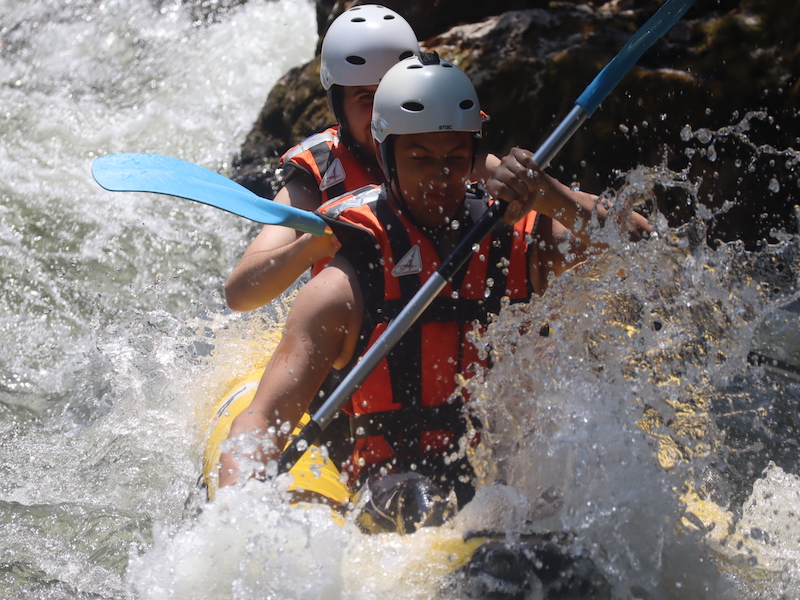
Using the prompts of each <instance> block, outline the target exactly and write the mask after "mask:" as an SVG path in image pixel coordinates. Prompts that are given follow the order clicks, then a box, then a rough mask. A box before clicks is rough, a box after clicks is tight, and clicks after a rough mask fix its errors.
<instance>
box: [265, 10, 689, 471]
mask: <svg viewBox="0 0 800 600" xmlns="http://www.w3.org/2000/svg"><path fill="white" fill-rule="evenodd" d="M693 3H694V0H668V1H667V3H666V4H664V6H662V7H661V9H659V11H658V12H657V13H656V14H655V15H653V16H652V17H651V18H650V20H648V21H647V23H645V24H644V26H643V27H642V28H641V29H639V31H637V32H636V34H634V36H633V37H632V38H631V39H630V41H629V42H628V43H627V44H625V47H624V48H622V50H620V52H619V54H617V56H615V57H614V58H613V59H612V60H611V62H609V63H608V65H606V67H605V68H604V69H603V70H602V71H601V72H600V73H599V74H598V75H597V77H595V79H594V80H593V81H592V83H590V84H589V86H588V87H587V88H586V90H584V92H583V93H582V94H581V95H580V97H578V99H577V100H576V105H575V107H574V108H573V109H572V111H571V112H570V113H569V115H567V117H566V118H564V120H563V121H562V122H561V124H560V125H559V126H558V127H557V128H556V130H555V131H554V132H553V133H552V134H551V135H550V137H548V138H547V140H546V141H545V142H544V144H542V145H541V147H540V148H539V149H538V150H537V151H536V153H535V154H534V156H533V158H534V160H535V161H536V164H538V165H540V166H541V167H545V166H547V164H548V163H549V162H550V161H551V160H552V159H553V157H554V156H555V155H556V154H557V153H558V151H559V150H560V149H561V148H562V147H563V146H564V144H565V143H566V142H567V141H568V140H569V139H570V138H571V137H572V135H573V134H574V133H575V131H577V129H578V128H579V127H580V126H581V124H582V123H583V122H584V121H585V120H586V119H587V118H588V117H589V116H591V115H592V114H593V113H594V111H595V110H596V109H597V107H598V106H599V105H600V103H601V102H602V101H603V100H604V99H605V97H606V96H607V95H608V94H609V93H610V92H611V90H612V89H614V87H616V85H617V84H618V83H619V82H620V80H621V79H622V78H623V77H624V76H625V74H626V73H627V72H628V71H629V70H630V68H631V67H632V66H633V65H634V63H635V62H636V61H637V60H639V57H641V55H642V54H643V53H644V51H645V50H647V49H648V48H649V47H650V46H651V45H652V44H653V43H654V42H655V41H656V40H657V39H658V38H660V37H661V36H662V35H664V34H665V33H666V32H667V31H668V30H669V29H670V28H671V27H672V26H673V25H674V24H675V23H676V22H677V21H678V19H680V18H681V17H682V16H683V15H684V14H685V13H686V11H687V10H689V7H690V6H691V5H692V4H693ZM505 207H506V204H505V202H495V203H494V204H493V205H492V206H491V207H490V208H489V210H487V211H486V212H485V213H484V215H483V216H482V217H481V219H480V220H479V221H478V223H476V224H475V227H474V228H473V229H472V230H471V231H470V232H469V233H468V234H467V235H466V237H465V238H464V240H463V241H462V242H461V243H460V244H459V245H458V247H457V248H456V249H455V251H454V252H453V253H452V255H450V256H449V257H448V258H447V259H446V260H445V261H444V263H443V264H442V266H441V267H439V269H438V270H437V271H436V273H434V274H433V275H432V276H431V277H430V279H428V281H426V282H425V284H424V285H423V286H422V287H421V288H420V289H419V291H418V292H417V293H416V295H415V296H414V297H413V298H412V299H411V301H410V302H409V304H408V306H406V307H405V308H404V309H403V310H402V311H401V312H400V314H398V315H397V317H395V319H394V320H393V321H392V322H391V323H389V326H388V327H387V328H386V330H385V331H384V332H383V334H382V335H381V336H380V337H379V338H378V339H377V340H376V341H375V343H374V344H373V345H372V346H371V347H370V349H369V350H368V351H367V352H366V353H365V354H364V356H362V357H361V360H360V361H359V362H358V363H357V364H356V366H355V367H353V369H352V370H351V371H350V373H348V374H347V376H346V377H345V378H344V379H343V380H342V382H341V383H340V384H339V386H338V387H337V388H336V390H334V392H333V393H332V394H331V395H330V396H329V397H328V399H327V400H326V401H325V403H324V404H323V405H322V406H321V407H320V409H319V410H318V411H317V412H316V413H315V414H314V416H313V417H312V419H311V420H310V421H309V422H308V423H307V424H306V425H305V427H303V429H302V430H301V431H300V433H299V434H298V435H297V437H295V438H294V439H293V440H292V443H291V444H290V445H289V446H288V447H287V448H286V450H284V452H283V454H281V457H280V459H279V461H278V470H279V472H281V473H285V472H287V471H289V470H290V469H291V468H292V467H293V466H294V465H295V463H296V462H297V461H298V459H299V458H300V457H301V456H302V455H303V453H304V452H305V451H306V449H307V448H308V446H309V445H310V444H312V443H313V442H314V441H315V440H317V439H318V438H319V436H320V434H321V433H322V431H323V430H324V429H325V427H327V425H328V424H329V423H330V421H331V420H332V419H333V418H334V417H335V416H336V414H337V413H338V412H339V410H341V408H342V407H343V406H344V405H345V403H346V402H347V400H348V399H349V398H350V396H351V395H352V394H353V392H355V391H356V389H358V387H359V386H360V385H361V384H362V383H363V382H364V380H366V378H367V377H368V376H369V374H370V373H371V372H372V371H373V370H374V369H375V368H376V367H377V366H378V364H379V363H380V362H381V360H383V358H384V357H385V356H386V355H387V354H388V353H389V352H390V351H391V349H392V348H393V347H394V346H395V344H397V342H398V341H400V338H402V337H403V335H404V334H405V332H406V331H408V329H409V328H410V327H411V325H413V324H414V322H415V321H416V320H417V319H418V318H419V316H420V315H421V314H422V312H423V311H424V310H425V309H426V308H427V307H428V305H429V304H430V303H431V302H432V301H433V299H434V298H436V296H438V295H439V292H441V291H442V289H443V288H444V287H445V285H447V282H448V280H449V279H450V278H451V277H453V276H454V275H455V274H456V272H458V270H459V269H460V268H461V267H462V266H463V265H464V264H465V263H466V261H467V259H468V258H469V257H470V256H471V254H472V252H473V246H475V245H476V244H479V243H480V242H481V240H483V238H484V237H485V236H486V235H487V234H488V233H489V232H490V231H491V230H492V229H493V228H494V226H495V224H496V223H497V222H498V221H499V220H500V218H501V217H502V215H503V212H504V211H505Z"/></svg>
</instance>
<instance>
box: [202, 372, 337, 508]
mask: <svg viewBox="0 0 800 600" xmlns="http://www.w3.org/2000/svg"><path fill="white" fill-rule="evenodd" d="M263 372H264V369H263V367H259V368H255V369H252V370H251V371H250V372H249V373H247V374H246V375H244V376H243V377H240V378H239V379H237V380H235V381H234V382H233V383H232V384H231V386H230V389H229V390H228V392H226V393H225V394H223V396H222V398H221V400H220V401H219V402H218V403H217V406H216V409H215V411H214V415H213V416H212V418H211V425H210V426H209V429H208V436H207V438H206V447H205V452H204V454H203V481H204V483H205V485H206V489H207V492H208V498H209V500H212V501H213V500H214V497H215V496H216V493H217V486H218V482H219V456H220V453H221V450H222V443H223V442H224V441H225V440H226V439H227V437H228V433H229V432H230V429H231V423H232V422H233V419H234V418H235V417H236V415H238V414H239V413H240V412H242V411H243V410H244V409H245V408H247V407H248V406H249V405H250V402H251V401H252V400H253V396H254V395H255V393H256V389H257V388H258V382H259V381H260V380H261V374H262V373H263ZM308 419H309V417H308V415H304V417H303V420H302V421H301V425H300V426H302V425H304V424H305V423H307V422H308ZM297 432H298V430H296V431H295V433H297ZM289 473H290V474H292V475H293V476H294V482H293V483H292V484H291V486H290V487H289V491H290V492H293V496H294V498H295V499H296V500H297V501H298V502H300V501H304V500H306V501H311V502H327V503H329V504H331V505H333V506H342V505H345V504H347V503H348V502H349V500H350V494H349V491H348V489H347V486H346V485H345V484H344V483H342V482H341V481H340V477H339V470H338V469H337V468H336V467H335V466H334V464H333V462H331V461H330V460H328V459H327V458H326V457H325V456H323V454H322V452H321V451H320V449H319V448H317V447H315V446H312V447H311V448H310V449H309V451H308V452H306V453H305V454H304V455H303V457H302V458H301V459H300V460H299V461H298V463H297V464H296V465H295V466H294V468H292V470H291V471H289Z"/></svg>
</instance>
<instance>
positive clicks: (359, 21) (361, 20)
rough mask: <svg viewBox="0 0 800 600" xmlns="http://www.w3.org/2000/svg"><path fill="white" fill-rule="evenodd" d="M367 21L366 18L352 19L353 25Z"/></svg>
mask: <svg viewBox="0 0 800 600" xmlns="http://www.w3.org/2000/svg"><path fill="white" fill-rule="evenodd" d="M365 21H366V19H365V18H364V17H353V18H352V19H350V22H351V23H364V22H365Z"/></svg>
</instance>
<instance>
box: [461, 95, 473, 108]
mask: <svg viewBox="0 0 800 600" xmlns="http://www.w3.org/2000/svg"><path fill="white" fill-rule="evenodd" d="M459 106H460V107H461V108H462V109H464V110H469V109H470V108H472V107H473V106H475V103H474V102H473V101H472V100H470V99H469V98H467V99H466V100H462V101H461V104H459Z"/></svg>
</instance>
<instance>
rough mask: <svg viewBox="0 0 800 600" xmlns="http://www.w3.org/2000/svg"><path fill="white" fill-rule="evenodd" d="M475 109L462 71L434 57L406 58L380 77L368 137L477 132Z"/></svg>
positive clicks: (380, 139)
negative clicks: (437, 132) (370, 135)
mask: <svg viewBox="0 0 800 600" xmlns="http://www.w3.org/2000/svg"><path fill="white" fill-rule="evenodd" d="M481 124H482V118H481V107H480V104H479V103H478V94H477V93H476V92H475V87H474V86H473V85H472V82H471V81H470V80H469V77H467V75H466V73H464V71H462V70H461V69H459V68H458V67H456V66H455V65H454V64H453V63H450V62H447V61H446V60H440V59H439V56H438V55H437V54H436V53H435V52H434V53H433V54H426V55H424V56H423V57H422V59H420V58H418V57H412V58H407V59H406V60H403V61H402V62H400V63H398V64H397V65H395V66H394V67H392V68H391V69H389V71H388V72H387V73H386V75H385V76H384V78H383V80H382V81H381V83H380V85H379V86H378V91H377V92H375V102H374V104H373V106H372V135H373V137H374V138H375V139H376V140H378V142H380V143H381V144H383V142H385V141H386V138H387V137H388V136H390V135H405V134H409V133H430V132H435V131H471V132H474V133H476V134H478V135H479V134H480V131H481Z"/></svg>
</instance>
